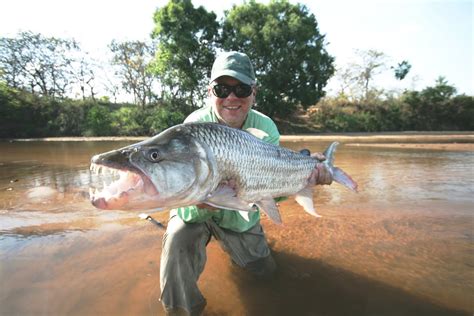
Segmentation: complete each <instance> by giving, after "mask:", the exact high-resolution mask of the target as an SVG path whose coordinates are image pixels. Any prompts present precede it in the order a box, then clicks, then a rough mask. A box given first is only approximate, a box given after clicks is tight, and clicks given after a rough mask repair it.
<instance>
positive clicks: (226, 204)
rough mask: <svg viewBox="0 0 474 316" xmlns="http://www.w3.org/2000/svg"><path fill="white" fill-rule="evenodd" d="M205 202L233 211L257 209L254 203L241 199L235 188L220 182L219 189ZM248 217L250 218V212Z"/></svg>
mask: <svg viewBox="0 0 474 316" xmlns="http://www.w3.org/2000/svg"><path fill="white" fill-rule="evenodd" d="M203 203H206V204H209V205H212V206H214V207H218V208H223V209H227V210H232V211H243V212H251V211H255V209H254V208H253V204H251V203H248V202H246V201H243V200H241V199H239V198H238V196H237V192H235V189H234V188H233V187H232V186H230V185H226V184H220V185H219V186H218V187H217V189H216V190H215V191H214V192H212V194H211V195H209V196H208V197H207V199H206V200H204V201H203ZM241 215H242V214H241ZM242 217H244V216H242ZM244 218H245V217H244ZM246 219H248V214H247V218H246Z"/></svg>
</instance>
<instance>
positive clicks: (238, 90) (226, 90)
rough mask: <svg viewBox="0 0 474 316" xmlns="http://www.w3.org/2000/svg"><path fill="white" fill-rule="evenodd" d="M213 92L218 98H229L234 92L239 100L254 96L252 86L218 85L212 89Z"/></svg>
mask: <svg viewBox="0 0 474 316" xmlns="http://www.w3.org/2000/svg"><path fill="white" fill-rule="evenodd" d="M212 92H213V93H214V95H215V96H216V97H218V98H221V99H223V98H227V97H228V96H229V94H230V93H231V92H234V94H235V96H236V97H238V98H246V97H248V96H249V95H251V94H252V86H249V85H247V84H239V85H238V86H228V85H224V84H217V85H215V86H214V87H212Z"/></svg>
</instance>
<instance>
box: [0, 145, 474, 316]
mask: <svg viewBox="0 0 474 316" xmlns="http://www.w3.org/2000/svg"><path fill="white" fill-rule="evenodd" d="M352 141H353V140H352ZM128 143H130V142H123V141H122V142H121V141H114V142H111V141H110V142H105V141H102V142H99V141H96V142H93V141H84V142H68V141H63V142H35V141H30V142H0V315H163V314H164V313H163V310H162V308H161V305H160V302H159V301H158V298H159V294H160V287H159V258H160V252H161V237H162V234H163V231H162V230H160V229H158V228H157V227H156V226H154V225H153V224H151V223H150V222H148V221H144V220H141V219H139V218H138V216H137V215H138V214H137V213H132V212H115V211H111V212H105V211H100V210H96V209H95V208H93V207H92V206H91V205H90V204H89V201H88V193H87V192H88V185H89V173H88V168H89V160H90V157H91V156H92V155H93V154H95V153H98V152H103V151H106V150H110V149H112V148H117V147H120V146H123V145H126V144H128ZM326 144H327V141H326V140H322V141H321V140H319V141H313V142H304V141H300V140H298V141H295V140H289V141H287V142H284V143H283V145H284V146H286V147H290V148H293V149H301V148H304V147H306V148H309V149H311V150H312V151H322V150H323V149H324V147H325V145H326ZM473 163H474V156H473V151H472V146H464V147H463V146H461V147H459V148H458V147H456V148H454V147H453V148H451V147H449V146H447V147H446V145H444V147H443V146H441V147H440V146H437V145H436V144H434V145H433V144H431V145H429V146H422V145H419V146H408V147H404V146H403V145H390V146H374V145H373V144H372V145H371V146H370V147H369V146H364V144H362V145H361V144H349V143H346V144H345V145H343V146H341V147H340V148H339V150H338V152H337V154H336V164H337V165H338V166H340V167H342V168H343V169H345V170H346V171H347V172H348V173H350V174H351V175H352V176H353V178H354V179H356V180H357V181H358V183H359V187H360V192H359V193H357V194H355V193H352V192H350V191H348V190H346V189H344V188H342V187H341V186H339V185H337V184H334V185H331V186H327V187H316V188H315V198H314V200H315V204H316V207H317V210H318V212H319V213H320V214H321V215H322V216H323V217H322V218H320V219H317V218H313V217H311V216H310V215H308V214H306V213H305V212H304V211H303V210H302V208H301V207H300V206H299V205H297V204H296V203H295V202H294V200H293V199H291V198H290V199H288V200H286V201H284V202H282V203H281V205H280V211H281V213H282V219H283V225H282V226H278V225H275V224H273V223H272V222H270V221H269V220H268V219H267V218H265V217H264V218H263V219H262V222H263V226H264V229H265V230H266V233H267V236H268V240H269V243H270V245H271V247H272V251H273V254H274V256H275V259H276V262H277V264H278V267H279V269H278V273H277V275H276V276H275V278H274V279H273V280H270V281H266V282H263V281H259V280H255V279H253V278H252V277H251V276H249V275H247V274H246V273H245V272H244V271H241V270H240V269H238V268H236V267H234V266H233V265H232V264H231V263H230V261H229V258H228V256H227V255H226V254H225V253H224V252H223V251H222V250H221V249H220V247H219V245H218V244H217V243H216V242H215V241H212V242H211V243H210V244H209V246H208V262H207V265H206V268H205V271H204V273H203V275H202V276H201V278H200V280H199V284H200V288H201V290H202V292H203V294H204V295H205V297H206V298H207V301H208V306H207V308H206V311H205V315H471V314H472V313H473V312H474V306H473V298H474V252H473V250H474V249H473V236H474V216H473V211H474V194H473V193H474V180H473V179H474V174H473V165H474V164H473ZM153 216H154V217H155V218H156V219H157V220H160V221H162V222H164V223H166V220H167V216H168V214H167V212H163V213H155V214H154V215H153Z"/></svg>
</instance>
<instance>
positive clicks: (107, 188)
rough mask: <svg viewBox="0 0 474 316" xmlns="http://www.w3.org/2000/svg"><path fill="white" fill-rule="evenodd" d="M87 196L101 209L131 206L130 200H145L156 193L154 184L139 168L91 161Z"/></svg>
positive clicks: (117, 208)
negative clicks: (120, 166) (111, 165)
mask: <svg viewBox="0 0 474 316" xmlns="http://www.w3.org/2000/svg"><path fill="white" fill-rule="evenodd" d="M90 174H91V186H90V188H89V197H90V201H91V203H92V205H94V206H95V207H97V208H99V209H103V210H113V209H116V210H120V209H127V208H132V206H131V205H130V201H131V200H134V201H139V200H142V201H145V200H149V199H150V198H152V197H154V196H156V195H158V191H157V190H156V187H155V185H154V184H153V183H152V182H151V180H150V179H149V178H148V177H147V176H146V175H145V174H144V173H143V172H142V171H140V170H139V169H127V168H123V169H118V168H116V167H110V166H107V165H104V164H98V163H94V162H93V163H91V166H90Z"/></svg>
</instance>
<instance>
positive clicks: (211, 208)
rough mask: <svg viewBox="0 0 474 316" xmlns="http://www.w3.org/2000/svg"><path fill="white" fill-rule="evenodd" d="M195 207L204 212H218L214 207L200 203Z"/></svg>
mask: <svg viewBox="0 0 474 316" xmlns="http://www.w3.org/2000/svg"><path fill="white" fill-rule="evenodd" d="M196 206H197V208H200V209H205V210H208V211H218V210H219V209H218V208H217V207H214V206H212V205H209V204H206V203H201V204H198V205H196Z"/></svg>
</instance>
